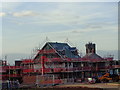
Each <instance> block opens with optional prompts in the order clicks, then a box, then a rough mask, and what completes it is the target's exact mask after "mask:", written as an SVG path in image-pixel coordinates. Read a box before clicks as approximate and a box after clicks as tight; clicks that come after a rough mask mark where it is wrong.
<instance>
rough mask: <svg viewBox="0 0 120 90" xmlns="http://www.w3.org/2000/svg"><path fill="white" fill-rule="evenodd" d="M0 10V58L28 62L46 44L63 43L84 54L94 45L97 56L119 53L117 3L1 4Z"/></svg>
mask: <svg viewBox="0 0 120 90" xmlns="http://www.w3.org/2000/svg"><path fill="white" fill-rule="evenodd" d="M1 8H2V9H1V10H0V20H1V21H2V22H1V23H0V24H1V26H2V28H0V30H1V32H2V34H1V35H0V41H1V43H2V44H1V46H0V47H2V49H1V51H0V52H2V56H1V58H4V56H5V55H7V60H8V61H9V62H10V63H13V62H14V60H15V59H20V58H29V56H30V55H31V53H32V54H33V50H34V49H35V48H38V47H42V46H43V45H44V42H45V39H46V37H48V39H49V41H55V42H65V41H66V39H67V38H68V40H69V44H70V45H71V46H75V47H77V48H78V50H79V51H80V52H82V53H85V44H86V43H88V42H93V43H95V44H96V46H97V50H98V51H99V52H98V53H100V54H103V52H104V53H106V55H107V54H113V55H114V54H115V58H117V55H116V54H117V53H116V52H117V50H118V3H117V2H3V3H2V7H1Z"/></svg>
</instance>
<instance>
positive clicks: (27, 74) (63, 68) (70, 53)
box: [22, 42, 114, 85]
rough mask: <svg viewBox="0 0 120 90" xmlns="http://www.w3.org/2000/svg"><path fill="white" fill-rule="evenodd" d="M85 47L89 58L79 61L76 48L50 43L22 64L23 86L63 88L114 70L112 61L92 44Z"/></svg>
mask: <svg viewBox="0 0 120 90" xmlns="http://www.w3.org/2000/svg"><path fill="white" fill-rule="evenodd" d="M85 46H86V55H85V56H83V57H80V56H79V54H78V50H77V48H76V47H70V46H69V45H68V44H67V43H58V42H47V43H46V44H45V45H44V46H43V47H42V49H40V50H38V53H37V54H36V56H35V57H34V58H33V59H24V60H23V61H22V67H23V83H25V84H39V85H51V84H62V83H67V82H74V81H76V80H77V79H80V78H81V79H85V78H88V77H97V76H99V75H101V74H103V73H105V72H108V71H109V70H111V69H113V66H114V61H113V57H107V58H102V57H100V56H99V55H97V54H96V47H95V44H93V43H88V44H86V45H85Z"/></svg>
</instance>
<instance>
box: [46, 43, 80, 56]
mask: <svg viewBox="0 0 120 90" xmlns="http://www.w3.org/2000/svg"><path fill="white" fill-rule="evenodd" d="M48 44H50V45H51V46H52V47H53V48H54V49H55V50H56V51H57V52H58V53H59V54H60V55H61V56H63V55H62V54H61V53H60V52H61V51H65V56H66V57H67V58H79V57H80V56H79V55H74V54H73V53H72V52H71V51H75V50H77V49H76V47H70V46H69V45H68V44H67V43H58V42H48Z"/></svg>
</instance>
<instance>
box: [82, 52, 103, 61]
mask: <svg viewBox="0 0 120 90" xmlns="http://www.w3.org/2000/svg"><path fill="white" fill-rule="evenodd" d="M82 58H83V59H96V60H103V58H102V57H100V56H99V55H97V54H96V53H88V54H86V55H85V56H83V57H82Z"/></svg>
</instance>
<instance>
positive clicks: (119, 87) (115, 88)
mask: <svg viewBox="0 0 120 90" xmlns="http://www.w3.org/2000/svg"><path fill="white" fill-rule="evenodd" d="M55 87H57V88H63V87H66V88H67V87H69V88H70V87H73V88H74V87H87V88H102V89H107V90H109V89H111V90H120V84H116V83H96V84H89V83H74V84H64V85H58V86H55Z"/></svg>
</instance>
